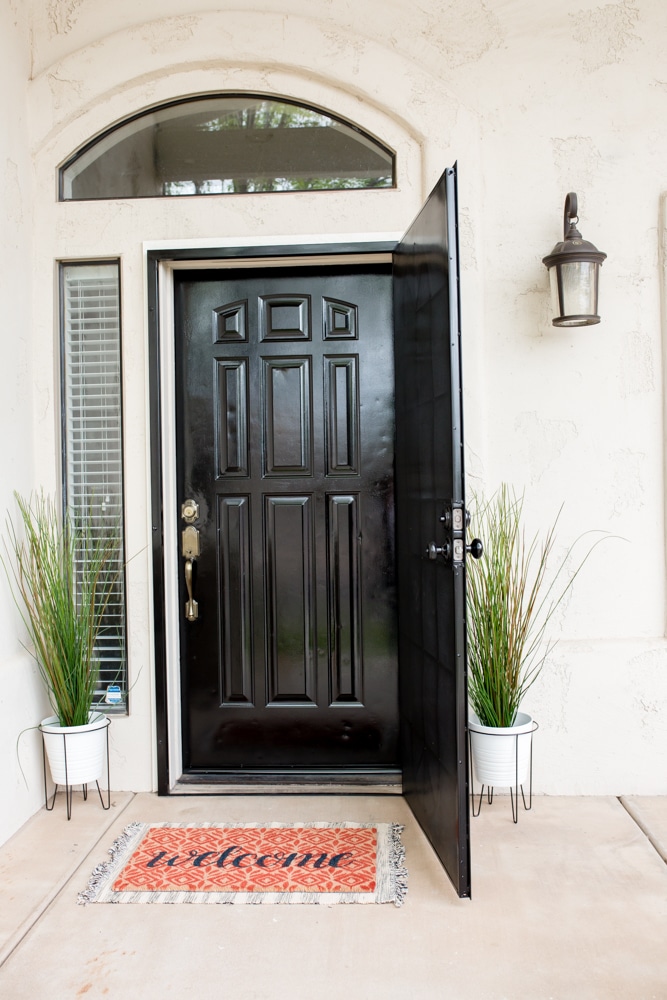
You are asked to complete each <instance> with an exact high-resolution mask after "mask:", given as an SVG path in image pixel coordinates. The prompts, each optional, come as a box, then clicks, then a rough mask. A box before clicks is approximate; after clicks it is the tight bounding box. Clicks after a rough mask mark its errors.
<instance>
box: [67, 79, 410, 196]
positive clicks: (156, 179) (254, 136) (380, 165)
mask: <svg viewBox="0 0 667 1000" xmlns="http://www.w3.org/2000/svg"><path fill="white" fill-rule="evenodd" d="M60 180H61V183H60V197H61V200H64V201H70V200H73V201H78V200H85V199H90V198H159V197H181V196H184V195H185V196H187V195H203V194H243V193H250V192H262V191H315V190H332V189H337V188H338V189H340V188H383V187H393V186H394V156H393V154H392V153H391V151H390V150H388V149H387V148H386V147H384V146H383V145H382V144H381V143H379V142H378V141H377V140H376V139H373V138H372V137H371V136H370V135H368V134H366V133H364V132H362V131H361V130H360V129H358V128H356V127H355V126H353V125H350V124H347V123H346V122H343V121H341V120H340V119H338V118H334V117H332V116H331V115H328V114H325V113H324V112H322V111H318V110H315V109H314V108H309V107H305V106H303V105H299V104H293V103H291V102H288V101H281V100H272V99H269V98H266V97H261V96H253V95H247V94H245V95H240V96H231V95H226V96H217V97H206V98H197V99H193V100H189V101H183V102H179V103H176V104H169V105H164V106H162V107H159V108H154V109H153V110H151V111H147V112H145V113H144V114H142V115H140V116H137V117H134V118H132V119H130V120H129V121H126V122H124V123H122V124H121V125H119V126H117V127H116V128H114V129H112V130H109V131H108V132H105V133H104V134H103V135H101V136H100V137H99V138H97V139H95V140H93V142H91V143H90V144H89V145H88V146H86V147H85V148H84V149H83V150H81V151H80V152H79V153H77V154H75V155H74V156H73V157H71V158H70V160H68V162H67V163H66V164H65V165H64V166H63V167H62V168H61V171H60Z"/></svg>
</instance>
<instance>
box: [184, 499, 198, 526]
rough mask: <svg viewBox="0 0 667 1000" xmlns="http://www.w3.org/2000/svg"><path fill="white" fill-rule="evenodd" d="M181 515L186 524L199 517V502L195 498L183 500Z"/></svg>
mask: <svg viewBox="0 0 667 1000" xmlns="http://www.w3.org/2000/svg"><path fill="white" fill-rule="evenodd" d="M181 517H182V518H183V520H184V521H186V522H187V524H192V523H193V521H196V520H197V518H198V517H199V504H198V503H197V501H196V500H184V501H183V503H182V504H181Z"/></svg>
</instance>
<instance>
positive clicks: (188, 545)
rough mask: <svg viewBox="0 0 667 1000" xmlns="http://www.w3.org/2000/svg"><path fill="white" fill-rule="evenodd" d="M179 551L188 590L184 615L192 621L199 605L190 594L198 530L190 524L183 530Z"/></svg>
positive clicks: (197, 543) (197, 613)
mask: <svg viewBox="0 0 667 1000" xmlns="http://www.w3.org/2000/svg"><path fill="white" fill-rule="evenodd" d="M181 551H182V552H183V557H184V558H185V586H186V587H187V590H188V599H187V601H186V602H185V617H186V618H187V620H188V621H189V622H194V621H196V620H197V618H198V617H199V606H198V604H197V602H196V601H195V599H194V597H193V596H192V570H193V567H194V562H195V559H196V558H197V556H198V555H199V532H198V531H197V529H196V528H195V527H194V525H192V524H189V525H188V526H187V528H185V529H184V530H183V536H182V544H181Z"/></svg>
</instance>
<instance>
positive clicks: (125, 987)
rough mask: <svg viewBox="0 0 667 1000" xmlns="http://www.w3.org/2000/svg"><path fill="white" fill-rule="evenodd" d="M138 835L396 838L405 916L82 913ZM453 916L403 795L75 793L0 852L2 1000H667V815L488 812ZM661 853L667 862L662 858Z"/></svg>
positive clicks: (549, 806) (447, 889)
mask: <svg viewBox="0 0 667 1000" xmlns="http://www.w3.org/2000/svg"><path fill="white" fill-rule="evenodd" d="M134 820H141V821H145V822H159V821H171V822H191V823H196V822H213V823H216V822H218V823H222V822H225V821H228V822H237V823H242V822H257V821H276V820H278V821H284V822H300V821H304V822H308V821H315V820H327V821H334V820H350V821H356V822H369V821H378V822H387V821H395V822H400V823H404V824H405V832H404V835H403V840H404V844H405V847H406V862H407V866H408V871H409V890H408V896H407V900H406V903H405V905H404V906H403V907H402V908H400V909H398V908H396V907H395V906H393V905H384V906H373V905H365V906H354V905H352V906H331V907H328V906H188V905H186V904H183V905H176V906H164V905H148V906H145V905H144V906H142V905H140V904H136V905H133V904H130V905H123V906H112V905H104V904H100V905H89V906H77V905H76V897H77V893H78V892H79V890H81V889H83V888H84V887H85V886H86V883H87V881H88V876H89V875H90V872H91V871H92V869H93V868H94V866H95V865H96V864H98V863H99V862H100V861H103V860H105V859H106V856H107V855H106V851H107V849H108V847H109V846H110V845H111V843H112V841H113V840H114V839H115V837H116V836H118V834H119V833H120V832H121V831H122V830H123V828H124V827H125V826H126V825H127V824H128V823H130V822H132V821H134ZM471 833H472V859H473V899H472V901H468V900H459V899H457V897H456V895H455V893H454V890H453V889H452V887H451V885H450V883H449V881H448V879H447V877H446V876H445V874H444V872H443V871H442V869H441V867H440V865H439V862H438V861H437V859H436V857H435V856H434V854H433V853H432V851H431V849H430V847H429V845H428V843H427V842H426V840H425V838H424V836H423V835H422V833H421V831H420V829H419V827H418V826H417V824H416V823H415V821H414V819H413V818H412V814H411V813H410V810H409V808H408V806H407V805H406V803H405V801H404V800H403V799H402V798H400V797H398V796H365V795H354V796H339V795H336V796H275V795H266V796H252V797H243V796H229V797H227V796H188V797H172V798H158V797H157V796H155V795H150V794H138V795H134V794H131V793H122V792H117V793H114V794H113V795H112V808H111V810H110V811H109V812H104V811H103V810H102V808H101V806H100V803H99V799H97V797H96V796H92V795H91V796H89V798H88V801H87V802H85V803H84V802H83V800H82V798H81V796H80V794H77V795H75V802H74V806H73V815H72V820H71V822H69V823H68V822H67V820H66V815H65V804H64V801H57V802H56V807H55V810H54V812H52V813H46V812H45V811H44V810H41V811H40V812H39V813H38V814H37V815H36V816H34V817H33V818H32V819H31V820H30V821H29V822H28V823H27V824H26V825H25V826H24V827H23V829H22V830H20V831H19V833H18V834H17V835H16V836H15V837H13V838H12V839H11V840H10V841H9V842H8V843H7V844H6V845H5V846H4V847H3V848H2V849H0V996H2V997H8V998H9V997H12V998H16V1000H23V998H28V997H33V996H37V995H39V994H41V993H42V992H45V991H47V990H48V992H49V995H50V996H51V997H53V998H55V1000H69V998H77V997H83V996H85V997H86V998H87V1000H93V998H97V997H107V998H109V997H110V998H118V1000H124V998H126V997H134V996H137V997H141V1000H153V998H156V1000H157V998H160V1000H163V998H168V997H184V996H196V997H197V1000H209V998H211V1000H212V998H214V997H215V998H216V1000H217V998H219V997H229V998H234V1000H282V998H290V1000H306V998H308V1000H312V998H313V997H317V998H318V1000H334V998H336V1000H339V998H340V997H344V998H346V1000H375V998H378V1000H399V998H400V1000H435V998H438V1000H439V998H451V1000H501V998H508V1000H524V998H526V1000H542V998H544V1000H547V998H549V1000H550V998H553V1000H573V998H576V1000H589V998H591V1000H593V998H595V1000H615V998H618V1000H664V998H667V946H666V944H665V942H666V941H667V864H666V863H665V860H664V854H665V852H664V847H665V845H667V798H637V799H628V800H618V799H615V798H551V797H538V798H535V799H534V800H533V811H532V812H531V813H524V812H523V811H522V812H520V814H519V822H518V825H517V826H514V825H513V824H512V820H511V813H510V805H509V801H508V800H507V799H506V798H505V797H496V799H495V800H494V803H493V805H491V806H488V804H487V803H486V802H485V804H484V805H483V807H482V812H481V815H480V816H479V817H478V818H476V819H473V820H472V821H471ZM660 851H662V854H663V856H661V854H660Z"/></svg>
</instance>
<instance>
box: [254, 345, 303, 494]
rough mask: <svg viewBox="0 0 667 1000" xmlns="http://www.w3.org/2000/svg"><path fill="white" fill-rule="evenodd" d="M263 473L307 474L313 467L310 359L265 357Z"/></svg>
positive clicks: (263, 372) (272, 474) (278, 475)
mask: <svg viewBox="0 0 667 1000" xmlns="http://www.w3.org/2000/svg"><path fill="white" fill-rule="evenodd" d="M262 375H263V378H262V383H263V399H264V421H263V429H264V434H263V441H264V475H265V476H267V477H273V476H277V477H280V478H285V477H290V476H310V475H312V470H313V440H312V399H311V384H312V379H311V359H310V358H264V359H263V369H262Z"/></svg>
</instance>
